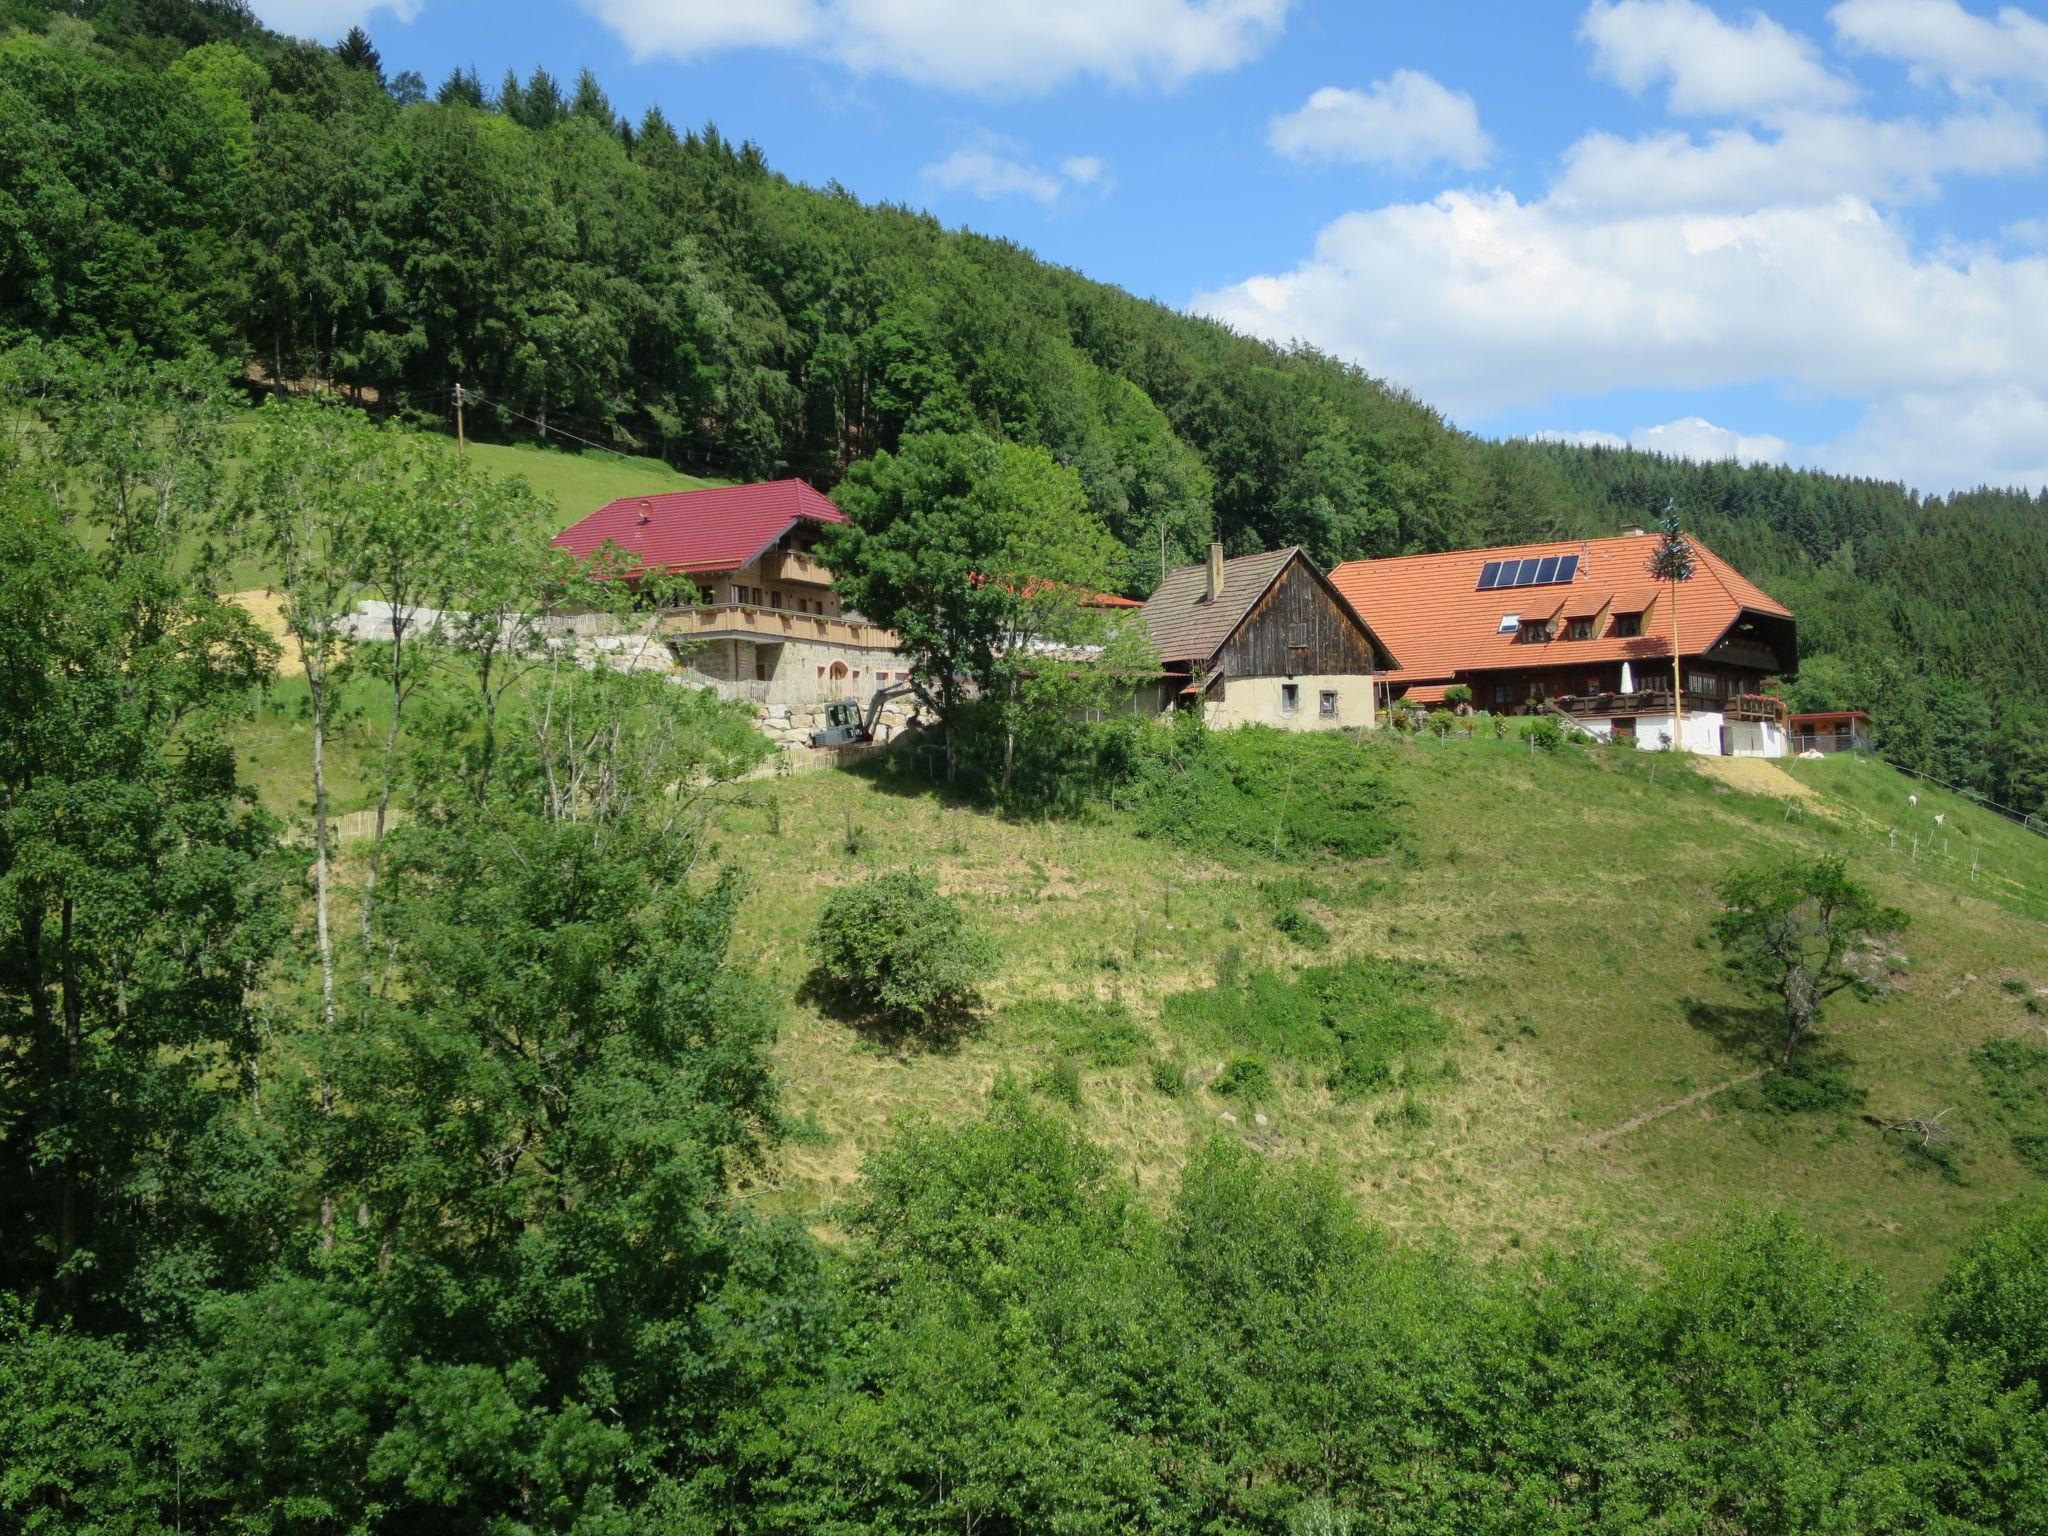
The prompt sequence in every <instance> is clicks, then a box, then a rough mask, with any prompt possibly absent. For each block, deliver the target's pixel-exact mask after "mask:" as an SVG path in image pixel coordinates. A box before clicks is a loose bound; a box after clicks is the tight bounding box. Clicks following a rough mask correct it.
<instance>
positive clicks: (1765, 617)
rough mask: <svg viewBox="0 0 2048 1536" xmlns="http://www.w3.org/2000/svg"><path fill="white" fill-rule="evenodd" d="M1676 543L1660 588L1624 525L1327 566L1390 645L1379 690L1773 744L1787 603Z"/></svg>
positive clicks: (1792, 652) (1611, 732)
mask: <svg viewBox="0 0 2048 1536" xmlns="http://www.w3.org/2000/svg"><path fill="white" fill-rule="evenodd" d="M1689 542H1690V543H1691V546H1692V551H1693V556H1694V563H1695V567H1696V568H1695V571H1694V574H1693V576H1692V578H1691V579H1690V580H1689V581H1684V582H1680V583H1678V584H1677V586H1676V590H1675V592H1674V589H1673V586H1672V584H1671V583H1668V582H1663V583H1660V582H1658V581H1657V580H1655V579H1654V578H1653V577H1652V576H1651V574H1650V572H1649V569H1648V562H1649V557H1650V553H1651V550H1652V548H1653V544H1654V541H1653V540H1652V539H1650V538H1649V537H1647V536H1645V535H1643V534H1642V533H1640V532H1633V533H1624V534H1622V535H1620V536H1618V537H1615V538H1606V539H1590V540H1576V539H1575V540H1570V541H1565V542H1560V543H1554V544H1523V545H1516V546H1513V547H1509V548H1502V549H1474V550H1460V551H1456V552H1453V553H1450V554H1441V555H1408V556H1404V557H1401V558H1399V559H1391V560H1353V561H1350V562H1347V563H1346V564H1344V565H1340V566H1338V567H1337V569H1336V570H1334V571H1332V572H1331V573H1330V579H1331V581H1332V582H1333V583H1335V585H1336V587H1337V589H1338V590H1339V591H1341V592H1342V593H1343V594H1344V596H1345V597H1346V598H1348V599H1349V600H1350V603H1351V605H1352V607H1354V608H1356V609H1357V610H1358V611H1359V612H1361V613H1364V614H1369V615H1370V616H1371V618H1372V622H1373V624H1374V625H1375V626H1376V627H1377V628H1378V629H1379V631H1380V633H1381V634H1382V635H1384V636H1386V638H1387V640H1388V643H1389V644H1391V645H1393V646H1394V647H1395V649H1397V650H1398V651H1399V652H1400V655H1401V665H1400V666H1399V667H1398V668H1396V669H1395V670H1393V671H1390V672H1389V673H1388V674H1387V675H1386V677H1385V679H1384V682H1385V686H1386V689H1387V692H1388V696H1389V700H1390V702H1393V703H1396V704H1401V703H1405V704H1408V705H1412V706H1416V707H1421V708H1431V707H1436V706H1440V705H1442V704H1443V703H1444V691H1445V689H1446V688H1449V687H1452V686H1454V685H1460V684H1462V685H1464V686H1466V687H1468V688H1470V689H1471V690H1472V703H1473V705H1475V706H1476V707H1478V708H1480V709H1487V710H1492V711H1494V712H1495V713H1498V714H1510V713H1512V714H1521V713H1528V712H1535V711H1550V712H1554V713H1559V714H1563V715H1567V716H1569V717H1570V718H1571V719H1573V720H1575V721H1577V722H1578V723H1579V724H1581V725H1583V726H1584V727H1585V728H1586V729H1588V730H1590V731H1592V732H1593V733H1594V734H1596V735H1601V736H1622V737H1632V738H1634V740H1635V742H1636V744H1637V745H1638V746H1642V747H1659V746H1665V745H1681V744H1682V745H1683V746H1684V747H1685V749H1686V750H1688V751H1692V752H1700V753H1710V754H1717V755H1722V756H1736V757H1779V756H1783V755H1784V754H1785V752H1786V751H1787V750H1788V745H1787V744H1788V733H1787V730H1786V720H1785V710H1784V706H1783V704H1781V703H1780V702H1779V701H1778V700H1777V699H1775V698H1773V697H1770V696H1769V695H1767V694H1765V693H1764V692H1763V684H1764V681H1765V679H1767V678H1769V677H1771V676H1773V675H1776V674H1780V673H1788V672H1791V671H1792V670H1794V668H1795V667H1796V666H1797V664H1798V651H1797V649H1796V646H1795V636H1794V625H1793V619H1792V615H1791V613H1790V612H1789V611H1788V610H1787V609H1785V608H1784V607H1783V606H1781V605H1780V604H1778V603H1777V602H1775V601H1773V600H1772V599H1771V598H1770V597H1769V596H1768V595H1767V594H1766V593H1764V592H1763V591H1761V590H1760V589H1758V588H1757V587H1756V586H1754V585H1753V584H1751V583H1750V582H1749V581H1747V580H1745V579H1744V578H1743V577H1742V576H1741V575H1739V574H1738V573H1737V572H1736V571H1735V569H1734V568H1733V567H1732V566H1730V565H1729V564H1728V563H1727V562H1726V561H1725V560H1723V559H1722V558H1721V557H1720V556H1719V555H1716V554H1715V553H1714V552H1713V551H1712V550H1710V549H1708V548H1707V547H1706V546H1705V545H1703V544H1701V543H1699V542H1698V541H1697V540H1691V541H1689ZM1674 625H1675V629H1676V636H1677V647H1678V666H1679V668H1680V669H1681V672H1682V676H1683V687H1682V691H1681V692H1680V694H1679V696H1678V699H1677V707H1674V696H1673V675H1672V671H1673V669H1672V644H1673V633H1674ZM1680 708H1682V710H1683V713H1684V723H1683V726H1682V727H1681V725H1680V723H1679V718H1678V716H1679V709H1680ZM1681 734H1682V735H1683V742H1682V743H1681V742H1680V740H1679V737H1680V735H1681Z"/></svg>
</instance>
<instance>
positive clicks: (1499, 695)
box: [1493, 683, 1510, 704]
mask: <svg viewBox="0 0 2048 1536" xmlns="http://www.w3.org/2000/svg"><path fill="white" fill-rule="evenodd" d="M1509 696H1510V695H1509V689H1508V685H1507V684H1506V683H1495V684H1494V685H1493V702H1494V703H1496V704H1505V703H1507V702H1508V698H1509Z"/></svg>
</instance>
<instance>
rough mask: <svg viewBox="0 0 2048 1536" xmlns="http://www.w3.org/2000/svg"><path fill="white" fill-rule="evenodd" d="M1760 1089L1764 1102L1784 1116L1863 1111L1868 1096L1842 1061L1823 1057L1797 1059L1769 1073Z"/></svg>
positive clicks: (1796, 1057) (1798, 1057)
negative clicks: (1854, 1082) (1823, 1111)
mask: <svg viewBox="0 0 2048 1536" xmlns="http://www.w3.org/2000/svg"><path fill="white" fill-rule="evenodd" d="M1758 1087H1759V1090H1760V1091H1761V1093H1762V1094H1763V1101H1764V1103H1765V1104H1767V1105H1769V1106H1770V1107H1771V1108H1772V1109H1774V1110H1776V1111H1777V1112H1778V1113H1779V1114H1781V1115H1798V1114H1806V1113H1810V1112H1812V1111H1816V1110H1836V1109H1860V1108H1861V1107H1862V1105H1863V1100H1864V1097H1865V1095H1864V1092H1863V1090H1862V1089H1861V1088H1858V1087H1857V1086H1856V1085H1855V1084H1853V1083H1851V1082H1850V1081H1849V1079H1848V1077H1847V1076H1846V1075H1845V1074H1844V1073H1843V1071H1842V1067H1841V1064H1840V1063H1839V1062H1835V1061H1830V1060H1827V1059H1826V1058H1824V1057H1820V1056H1795V1057H1793V1058H1792V1060H1791V1061H1790V1062H1789V1063H1787V1064H1786V1065H1785V1066H1782V1067H1780V1068H1779V1069H1778V1070H1777V1071H1775V1072H1769V1073H1766V1074H1765V1075H1764V1080H1763V1082H1762V1083H1760V1084H1759V1085H1758Z"/></svg>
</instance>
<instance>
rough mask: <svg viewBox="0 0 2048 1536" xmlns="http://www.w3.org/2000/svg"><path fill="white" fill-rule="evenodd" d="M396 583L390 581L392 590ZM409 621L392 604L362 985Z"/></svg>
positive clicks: (366, 879)
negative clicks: (387, 709)
mask: <svg viewBox="0 0 2048 1536" xmlns="http://www.w3.org/2000/svg"><path fill="white" fill-rule="evenodd" d="M396 590H397V584H396V583H394V584H393V591H394V592H395V591H396ZM408 627H409V624H408V622H407V621H406V620H404V619H401V618H400V617H399V610H398V604H397V603H396V602H393V603H392V605H391V724H390V726H389V727H388V728H387V729H386V730H385V732H384V783H383V785H382V786H381V787H380V788H379V789H378V791H377V820H376V825H375V826H374V827H372V828H371V831H370V857H369V862H368V865H367V867H366V868H365V869H364V871H363V922H362V928H363V959H364V962H365V963H364V965H363V987H364V990H366V991H367V990H368V989H369V986H370V970H371V967H370V965H369V964H368V961H369V957H370V942H371V938H370V936H371V908H372V907H373V905H374V904H375V900H376V895H377V872H378V870H379V869H380V868H381V867H382V866H383V862H384V827H385V823H386V821H387V820H388V819H389V817H390V814H391V756H392V754H393V753H394V752H396V751H397V750H398V726H399V718H400V716H402V715H403V714H404V713H405V694H406V688H405V632H406V630H407V628H408Z"/></svg>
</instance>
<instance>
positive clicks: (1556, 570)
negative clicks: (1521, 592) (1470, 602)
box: [1479, 555, 1579, 592]
mask: <svg viewBox="0 0 2048 1536" xmlns="http://www.w3.org/2000/svg"><path fill="white" fill-rule="evenodd" d="M1578 574H1579V557H1578V556H1577V555H1534V556H1531V557H1530V558H1529V559H1527V560H1489V561H1487V562H1486V563H1485V564H1484V565H1482V566H1481V567H1480V568H1479V590H1480V591H1481V592H1491V591H1494V590H1495V589H1496V588H1507V587H1543V586H1549V585H1550V584H1551V583H1552V582H1557V581H1570V580H1571V579H1572V578H1573V577H1575V576H1577V575H1578Z"/></svg>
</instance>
